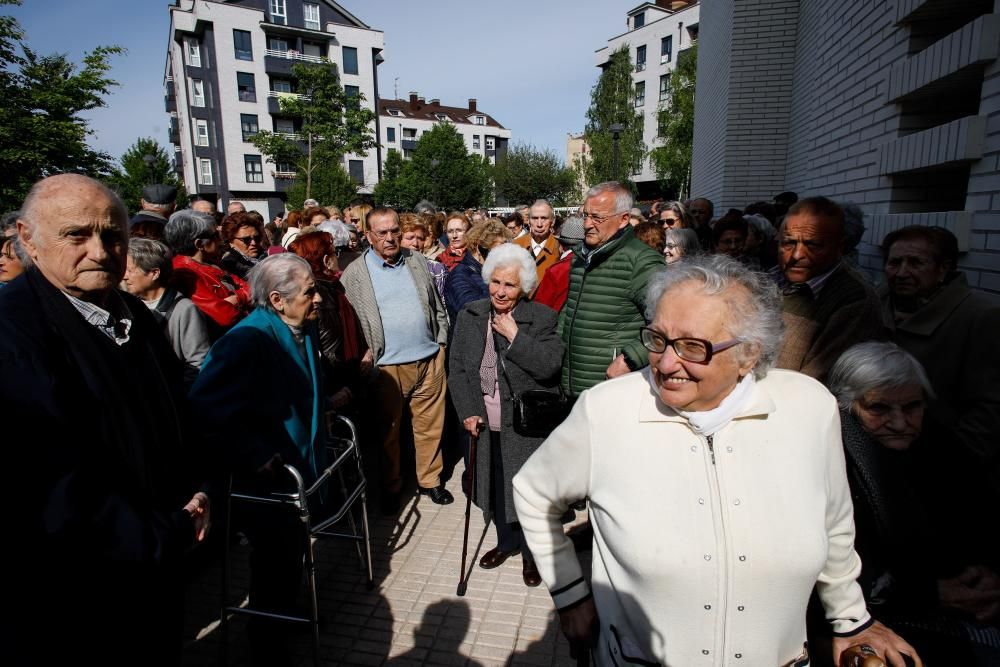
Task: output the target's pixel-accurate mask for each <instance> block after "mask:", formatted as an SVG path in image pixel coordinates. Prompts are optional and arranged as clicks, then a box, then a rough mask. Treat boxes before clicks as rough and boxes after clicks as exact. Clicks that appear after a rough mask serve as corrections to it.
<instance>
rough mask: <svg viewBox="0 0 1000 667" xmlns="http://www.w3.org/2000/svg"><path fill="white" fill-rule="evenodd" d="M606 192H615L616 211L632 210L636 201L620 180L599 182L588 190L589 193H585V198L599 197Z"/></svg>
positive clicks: (626, 211)
mask: <svg viewBox="0 0 1000 667" xmlns="http://www.w3.org/2000/svg"><path fill="white" fill-rule="evenodd" d="M605 192H613V193H614V195H615V210H614V212H615V213H628V212H629V211H631V210H632V204H633V203H634V200H633V199H632V193H631V192H629V189H628V188H626V187H625V186H624V185H622V184H621V183H619V182H618V181H605V182H604V183H598V184H597V185H595V186H594V187H592V188H590V189H589V190H587V194H586V195H584V197H583V200H584V201H586V200H588V199H590V198H591V197H598V196H600V195H603V194H604V193H605Z"/></svg>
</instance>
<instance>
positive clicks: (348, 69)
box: [344, 46, 358, 74]
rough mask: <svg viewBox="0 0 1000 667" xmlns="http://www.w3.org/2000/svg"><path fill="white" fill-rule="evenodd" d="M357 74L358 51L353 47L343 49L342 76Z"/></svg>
mask: <svg viewBox="0 0 1000 667" xmlns="http://www.w3.org/2000/svg"><path fill="white" fill-rule="evenodd" d="M357 73H358V50H357V49H356V48H354V47H353V46H345V47H344V74H357Z"/></svg>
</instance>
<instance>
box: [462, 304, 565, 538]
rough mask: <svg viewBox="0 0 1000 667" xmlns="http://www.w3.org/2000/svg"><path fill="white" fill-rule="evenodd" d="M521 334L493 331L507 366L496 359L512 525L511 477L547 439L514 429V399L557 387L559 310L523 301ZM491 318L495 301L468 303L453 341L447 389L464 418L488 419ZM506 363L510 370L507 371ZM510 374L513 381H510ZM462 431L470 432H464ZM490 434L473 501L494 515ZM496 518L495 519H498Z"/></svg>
mask: <svg viewBox="0 0 1000 667" xmlns="http://www.w3.org/2000/svg"><path fill="white" fill-rule="evenodd" d="M513 315H514V321H515V322H517V335H516V336H514V342H513V343H511V344H508V343H507V339H506V338H504V337H503V336H501V335H500V334H497V333H494V334H493V340H494V341H495V343H496V345H497V352H498V354H499V355H500V356H502V358H503V364H504V365H501V364H500V361H499V359H498V361H497V377H498V380H499V383H500V421H501V428H500V451H501V456H502V457H503V472H504V498H505V501H504V503H505V505H506V510H507V516H506V517H503V519H500V520H505V521H506V522H507V523H515V522H516V521H517V514H516V512H515V511H514V497H513V491H512V487H511V481H512V480H513V479H514V475H516V474H517V472H518V470H520V469H521V466H522V465H523V464H524V462H525V461H527V460H528V457H529V456H531V454H532V453H533V452H534V451H535V450H536V449H537V448H538V446H539V445H540V444H542V440H543V438H527V437H524V436H522V435H518V434H517V433H515V432H514V418H513V413H512V410H511V406H512V403H511V398H512V397H513V396H514V395H516V394H519V393H520V392H523V391H526V390H528V389H551V390H552V391H558V389H557V387H558V385H559V374H560V370H561V367H562V358H563V344H562V340H561V339H560V338H559V334H558V333H556V322H557V320H558V319H559V316H558V314H557V313H556V312H555V311H554V310H552V309H551V308H549V307H548V306H543V305H542V304H539V303H532V302H530V301H521V302H520V303H519V304H518V305H517V306H516V307H515V308H514V313H513ZM489 320H490V300H489V299H481V300H479V301H473V302H471V303H468V304H466V305H465V307H463V308H462V309H461V310H460V311H459V312H458V321H457V323H456V325H455V333H454V336H453V337H452V341H451V356H450V362H449V363H450V374H449V376H448V387H449V389H450V390H451V397H452V401H453V402H454V404H455V409H456V411H457V412H458V418H459V419H460V420H462V421H464V420H465V419H467V418H469V417H473V416H479V417H482V418H483V421H486V404H485V402H484V401H483V391H482V388H481V387H480V382H479V366H480V364H481V363H482V360H483V351H484V350H485V347H486V327H487V326H488V325H489ZM504 366H505V367H506V374H505V373H504ZM508 378H509V379H508ZM463 433H467V432H465V431H464V430H463ZM466 437H467V436H466ZM490 454H491V452H490V438H489V434H488V433H487V432H483V433H482V434H481V435H480V437H479V447H478V449H477V453H476V489H475V494H474V496H473V501H474V502H475V503H476V505H477V506H479V508H480V509H482V510H483V514H484V516H485V517H486V519H487V520H489V518H490V498H491V497H492V493H493V490H492V488H491V482H492V476H491V475H490ZM498 519H499V518H497V519H494V520H498Z"/></svg>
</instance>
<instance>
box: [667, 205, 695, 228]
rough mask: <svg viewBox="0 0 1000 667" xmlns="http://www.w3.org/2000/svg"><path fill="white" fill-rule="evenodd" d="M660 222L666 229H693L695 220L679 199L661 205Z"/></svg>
mask: <svg viewBox="0 0 1000 667" xmlns="http://www.w3.org/2000/svg"><path fill="white" fill-rule="evenodd" d="M659 212H660V224H661V225H663V228H664V229H693V228H694V221H693V220H692V219H691V214H690V213H688V210H687V209H686V208H684V204H682V203H680V202H679V201H671V202H667V203H665V204H661V205H660V207H659Z"/></svg>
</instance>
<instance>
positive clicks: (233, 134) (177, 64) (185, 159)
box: [164, 0, 384, 220]
mask: <svg viewBox="0 0 1000 667" xmlns="http://www.w3.org/2000/svg"><path fill="white" fill-rule="evenodd" d="M169 11H170V38H169V48H168V54H167V62H166V69H165V74H164V87H165V90H166V96H165V102H166V109H167V112H168V113H169V114H170V131H169V132H170V142H171V143H172V144H173V146H174V151H175V165H176V168H177V173H178V175H179V176H180V177H181V178H183V180H184V183H185V184H186V187H187V190H188V193H190V194H191V195H198V196H200V197H203V198H206V199H210V200H212V201H216V202H217V203H218V205H219V206H220V208H224V207H225V206H226V205H227V204H228V203H229V202H230V201H241V202H243V203H244V204H245V205H246V207H247V209H252V210H257V211H259V212H260V213H261V214H262V215H264V217H265V219H267V220H270V219H271V218H272V217H273V216H275V215H278V214H280V213H282V212H283V211H284V193H285V192H286V191H287V190H288V188H289V187H290V186H291V184H292V182H293V176H294V174H293V173H292V167H291V166H289V165H276V164H269V163H268V162H267V158H265V157H264V156H262V155H261V154H260V153H259V152H258V151H257V150H256V149H255V148H254V146H253V144H252V143H250V141H249V138H250V137H251V136H252V135H253V134H255V133H256V132H258V131H260V130H270V131H273V132H281V133H285V134H288V135H289V136H290V137H292V138H294V137H295V135H296V131H297V130H298V129H299V128H297V127H296V124H295V121H294V119H292V118H288V117H284V116H283V115H282V113H281V109H280V104H279V100H280V98H281V97H282V96H285V95H295V94H296V92H295V81H294V79H293V77H292V66H293V65H294V64H296V63H300V62H321V61H322V60H323V59H328V60H329V61H330V62H332V63H334V64H335V65H336V66H337V69H338V72H339V73H340V79H341V85H343V86H344V88H345V91H346V92H347V93H348V94H351V93H352V92H353V93H363V94H364V97H365V101H364V103H363V104H364V106H365V107H367V108H369V109H371V110H373V111H374V110H375V109H377V108H378V73H377V70H378V65H379V63H380V62H382V55H381V52H382V49H383V44H384V41H383V34H382V32H381V31H379V30H376V29H374V28H371V27H370V26H368V25H366V24H365V23H363V22H362V21H361V20H360V19H358V18H357V17H355V16H354V15H352V14H351V13H350V12H348V11H347V10H346V9H344V8H343V7H341V6H340V5H338V4H337V3H335V2H330V1H329V0H228V1H225V2H219V1H215V0H174V4H173V5H172V6H171V7H170V8H169ZM372 130H373V131H374V132H375V133H376V134H377V132H378V121H377V120H376V121H375V122H374V123H373V124H372ZM379 152H380V151H379V150H372V151H371V152H369V154H368V155H347V156H345V158H344V168H345V169H347V171H348V173H350V175H351V177H352V178H353V179H354V180H355V182H357V183H358V186H359V188H361V189H362V190H365V189H368V190H370V189H371V188H373V187H374V185H375V184H376V183H377V182H378V179H379V174H380V172H381V165H380V160H379Z"/></svg>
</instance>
